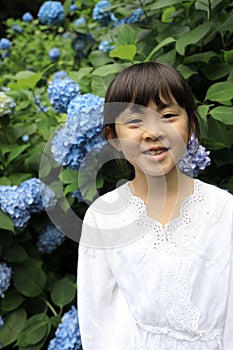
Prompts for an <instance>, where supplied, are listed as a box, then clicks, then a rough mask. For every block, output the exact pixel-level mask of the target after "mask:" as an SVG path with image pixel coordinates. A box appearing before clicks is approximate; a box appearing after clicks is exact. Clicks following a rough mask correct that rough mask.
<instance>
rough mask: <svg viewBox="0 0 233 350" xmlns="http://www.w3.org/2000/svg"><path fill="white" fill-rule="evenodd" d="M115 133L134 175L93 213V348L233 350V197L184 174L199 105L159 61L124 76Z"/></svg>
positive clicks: (87, 231)
mask: <svg viewBox="0 0 233 350" xmlns="http://www.w3.org/2000/svg"><path fill="white" fill-rule="evenodd" d="M104 118H105V128H104V129H105V135H106V138H107V140H109V142H110V143H111V145H112V146H113V147H114V148H115V149H116V150H117V151H118V152H120V153H121V155H122V156H124V157H125V158H126V159H127V160H128V162H129V163H130V164H131V166H133V168H134V178H133V180H132V181H127V182H126V183H124V184H123V185H121V186H119V187H118V188H116V189H115V190H113V191H111V192H109V193H107V194H105V195H103V196H101V197H99V198H98V199H97V200H96V201H95V202H94V203H93V204H92V205H91V206H90V207H89V209H88V210H87V212H86V215H85V218H84V223H83V230H82V236H81V242H80V245H79V263H78V307H79V321H80V332H81V339H82V345H83V349H84V350H222V349H223V350H232V349H233V271H232V195H230V194H229V193H228V192H226V191H224V190H221V189H219V188H217V187H215V186H213V185H210V184H206V183H204V182H202V181H200V180H198V179H193V178H191V177H187V176H186V175H184V174H183V173H181V172H180V170H179V167H178V161H179V159H180V157H181V156H182V155H183V153H184V151H185V149H186V145H187V143H188V141H189V139H190V137H191V135H192V133H193V132H194V131H195V132H196V133H198V119H197V115H196V108H195V104H194V100H193V97H192V95H191V92H190V89H189V87H188V86H187V84H186V82H185V81H184V79H183V77H182V76H181V75H180V74H179V73H178V72H177V71H176V70H175V69H174V68H172V67H170V66H168V65H166V64H161V63H157V62H149V63H139V64H135V65H133V66H131V67H129V68H126V69H125V70H124V71H122V72H121V73H119V74H118V75H117V76H116V78H115V79H114V80H113V82H112V83H111V85H110V87H109V89H108V91H107V94H106V99H105V109H104Z"/></svg>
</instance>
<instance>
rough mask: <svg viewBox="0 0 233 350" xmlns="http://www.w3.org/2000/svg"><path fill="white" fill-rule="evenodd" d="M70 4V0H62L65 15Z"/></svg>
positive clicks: (68, 10)
mask: <svg viewBox="0 0 233 350" xmlns="http://www.w3.org/2000/svg"><path fill="white" fill-rule="evenodd" d="M71 4H72V0H65V2H64V5H63V7H64V12H65V16H66V15H68V13H69V12H70V5H71Z"/></svg>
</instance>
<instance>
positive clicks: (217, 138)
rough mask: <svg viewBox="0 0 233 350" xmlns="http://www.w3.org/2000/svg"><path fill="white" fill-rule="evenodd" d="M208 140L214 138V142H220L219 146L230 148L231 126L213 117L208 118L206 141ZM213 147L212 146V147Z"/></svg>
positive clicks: (232, 135) (232, 139) (232, 133)
mask: <svg viewBox="0 0 233 350" xmlns="http://www.w3.org/2000/svg"><path fill="white" fill-rule="evenodd" d="M209 140H214V142H215V144H216V143H217V144H222V145H223V146H222V147H218V148H215V149H220V148H224V147H225V148H231V147H232V144H233V128H229V126H227V125H225V124H223V123H221V122H219V121H217V120H215V119H213V118H209V119H208V143H209ZM212 149H213V148H212Z"/></svg>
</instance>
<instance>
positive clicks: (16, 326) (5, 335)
mask: <svg viewBox="0 0 233 350" xmlns="http://www.w3.org/2000/svg"><path fill="white" fill-rule="evenodd" d="M26 318H27V314H26V312H25V311H24V309H23V308H20V309H17V310H15V311H13V312H10V313H8V314H7V315H6V319H5V322H4V326H3V328H2V329H1V330H0V341H1V343H2V347H5V346H7V345H9V344H12V343H13V342H14V341H15V340H16V339H17V337H18V334H19V332H20V331H21V329H22V328H23V326H24V322H25V321H26Z"/></svg>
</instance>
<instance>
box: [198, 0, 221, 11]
mask: <svg viewBox="0 0 233 350" xmlns="http://www.w3.org/2000/svg"><path fill="white" fill-rule="evenodd" d="M222 1H223V0H197V1H195V8H196V9H197V10H202V11H207V12H209V11H211V10H213V9H214V8H215V7H216V6H217V5H218V4H220V3H221V2H222Z"/></svg>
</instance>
